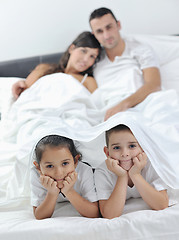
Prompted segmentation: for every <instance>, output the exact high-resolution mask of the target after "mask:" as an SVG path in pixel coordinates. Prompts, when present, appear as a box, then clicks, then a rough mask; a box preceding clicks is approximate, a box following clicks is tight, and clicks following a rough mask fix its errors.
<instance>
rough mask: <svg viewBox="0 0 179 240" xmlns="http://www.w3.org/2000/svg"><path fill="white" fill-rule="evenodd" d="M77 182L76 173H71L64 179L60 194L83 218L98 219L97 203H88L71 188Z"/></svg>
mask: <svg viewBox="0 0 179 240" xmlns="http://www.w3.org/2000/svg"><path fill="white" fill-rule="evenodd" d="M76 180H77V173H76V172H75V171H74V172H71V173H70V174H68V176H67V177H66V178H65V180H64V182H63V185H64V187H63V188H62V189H61V192H62V193H63V194H64V195H65V196H66V197H67V198H68V200H69V201H70V203H71V204H72V205H73V206H74V207H75V209H76V210H77V211H78V212H79V213H80V214H81V215H82V216H84V217H90V218H94V217H99V208H98V203H97V202H94V203H92V202H90V201H88V200H86V199H84V198H83V197H82V196H80V194H78V193H77V192H76V191H75V190H74V188H73V186H74V184H75V182H76Z"/></svg>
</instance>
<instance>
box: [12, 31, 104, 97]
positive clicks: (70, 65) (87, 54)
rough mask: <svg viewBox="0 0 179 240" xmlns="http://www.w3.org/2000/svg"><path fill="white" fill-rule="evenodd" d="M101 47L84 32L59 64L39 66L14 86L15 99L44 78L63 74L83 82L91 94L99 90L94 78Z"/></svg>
mask: <svg viewBox="0 0 179 240" xmlns="http://www.w3.org/2000/svg"><path fill="white" fill-rule="evenodd" d="M100 53H101V46H100V44H99V42H98V41H97V40H96V38H95V37H94V35H93V34H92V33H91V32H88V31H86V32H82V33H81V34H80V35H79V36H78V37H77V38H76V39H75V40H74V41H73V42H72V43H71V44H70V46H69V47H68V48H67V50H66V51H65V52H64V53H63V55H62V57H61V58H60V61H59V64H47V63H41V64H39V65H38V66H37V67H36V68H35V69H34V70H33V71H32V72H31V73H30V74H29V75H28V76H27V78H26V80H25V81H23V80H20V81H18V82H16V83H15V84H14V85H13V86H12V94H13V96H14V98H15V99H17V98H18V97H19V95H20V94H21V93H22V91H24V90H25V89H27V88H29V87H30V86H31V85H32V84H33V83H34V82H36V81H37V80H38V79H39V78H41V77H42V76H45V75H48V74H52V73H57V72H62V73H65V74H70V75H72V76H73V77H74V78H76V79H77V80H78V81H79V82H81V83H82V84H83V85H84V86H85V87H86V88H87V89H88V90H89V91H90V92H93V91H94V90H95V89H96V88H97V84H96V81H95V79H94V78H93V67H94V65H95V63H96V62H98V61H99V59H100Z"/></svg>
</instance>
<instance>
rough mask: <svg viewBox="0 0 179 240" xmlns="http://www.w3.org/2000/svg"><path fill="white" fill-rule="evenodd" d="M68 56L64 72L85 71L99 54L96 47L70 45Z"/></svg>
mask: <svg viewBox="0 0 179 240" xmlns="http://www.w3.org/2000/svg"><path fill="white" fill-rule="evenodd" d="M69 53H70V58H69V60H68V64H67V67H66V72H67V73H68V72H71V73H80V72H84V71H86V70H87V69H88V68H90V67H91V66H92V65H93V64H94V63H95V60H96V58H97V56H98V54H99V49H98V48H88V47H77V48H75V46H74V45H71V47H70V49H69Z"/></svg>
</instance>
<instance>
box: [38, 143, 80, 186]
mask: <svg viewBox="0 0 179 240" xmlns="http://www.w3.org/2000/svg"><path fill="white" fill-rule="evenodd" d="M76 165H77V161H76V163H74V159H73V156H72V154H71V152H70V151H69V149H68V148H66V147H49V146H47V147H46V149H45V151H44V152H43V154H42V158H41V161H40V170H41V172H42V174H44V175H46V176H49V177H51V178H53V179H54V180H55V181H57V183H58V187H59V188H62V187H63V180H64V178H65V177H66V176H67V175H68V173H70V172H73V171H74V170H75V167H76Z"/></svg>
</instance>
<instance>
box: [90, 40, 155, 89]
mask: <svg viewBox="0 0 179 240" xmlns="http://www.w3.org/2000/svg"><path fill="white" fill-rule="evenodd" d="M123 40H124V42H125V49H124V52H123V53H122V55H121V56H116V57H115V59H114V61H113V62H112V61H110V60H109V58H108V57H107V55H106V54H105V51H103V54H102V59H101V60H100V61H99V62H98V63H97V65H96V66H95V68H94V78H95V79H96V81H97V84H98V87H101V86H103V85H104V84H105V83H109V81H111V80H118V81H120V79H123V76H126V73H128V72H130V73H131V76H132V77H133V79H131V80H132V81H134V82H135V84H137V85H139V84H142V82H143V76H142V70H143V69H145V68H150V67H157V68H159V63H158V58H157V56H156V54H155V52H154V51H153V49H152V48H151V47H150V46H149V45H147V44H144V43H142V42H138V41H136V40H135V39H133V38H131V37H124V38H123ZM128 87H130V86H128Z"/></svg>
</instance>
